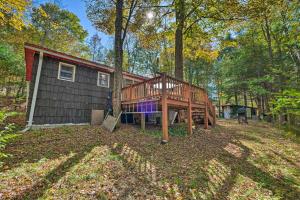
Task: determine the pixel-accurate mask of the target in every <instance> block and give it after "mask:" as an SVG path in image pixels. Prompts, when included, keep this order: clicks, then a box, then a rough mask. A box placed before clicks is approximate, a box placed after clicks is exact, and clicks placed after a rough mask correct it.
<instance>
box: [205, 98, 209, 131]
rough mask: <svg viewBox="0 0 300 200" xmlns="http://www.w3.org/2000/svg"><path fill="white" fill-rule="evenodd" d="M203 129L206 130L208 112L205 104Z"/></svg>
mask: <svg viewBox="0 0 300 200" xmlns="http://www.w3.org/2000/svg"><path fill="white" fill-rule="evenodd" d="M204 129H208V110H207V102H205V110H204Z"/></svg>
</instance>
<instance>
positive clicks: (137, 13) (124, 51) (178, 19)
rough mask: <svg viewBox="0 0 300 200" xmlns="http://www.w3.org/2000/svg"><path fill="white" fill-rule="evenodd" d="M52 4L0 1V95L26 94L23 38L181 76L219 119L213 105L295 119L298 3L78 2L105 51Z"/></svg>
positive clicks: (133, 68)
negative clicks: (202, 92) (107, 39)
mask: <svg viewBox="0 0 300 200" xmlns="http://www.w3.org/2000/svg"><path fill="white" fill-rule="evenodd" d="M59 4H60V2H59V1H53V2H51V1H50V2H47V3H43V4H36V3H34V2H31V1H27V0H24V1H13V0H8V1H5V2H3V1H2V2H1V4H0V10H1V18H0V20H1V21H0V25H1V31H0V35H1V37H0V47H1V48H0V49H1V51H0V53H1V80H0V84H1V88H2V89H1V91H2V92H1V95H2V96H7V97H8V96H12V97H16V98H21V97H24V96H25V94H26V92H25V90H26V87H25V85H26V84H25V80H24V52H23V45H24V43H25V42H29V43H33V44H39V45H41V46H45V47H48V48H50V49H55V50H58V51H62V52H66V53H69V54H72V55H75V56H80V57H82V58H86V59H90V60H94V61H97V62H100V63H104V64H107V65H110V66H115V67H116V69H120V70H124V71H129V72H132V73H136V74H141V75H146V76H148V77H152V76H154V75H155V73H157V72H165V73H167V74H168V75H171V76H173V77H176V78H178V79H181V80H186V81H188V82H190V83H193V84H195V85H198V86H201V87H204V88H206V89H207V90H208V91H209V93H210V97H211V98H212V99H213V100H214V101H215V104H216V105H217V107H218V112H219V115H220V116H222V108H221V105H225V104H235V105H246V106H250V105H251V106H252V107H253V106H254V107H257V109H258V115H259V116H260V118H261V119H263V118H264V119H266V120H268V121H273V122H274V121H276V122H279V123H280V124H286V123H287V122H288V124H294V125H296V124H297V122H296V121H299V117H298V116H299V107H300V105H299V98H300V94H299V85H300V84H299V79H300V47H299V45H300V44H299V43H300V42H299V41H300V38H299V37H300V36H299V27H300V26H299V23H300V22H299V21H300V20H299V18H300V16H299V15H300V13H299V2H298V1H296V0H294V1H287V0H263V1H262V0H250V1H235V0H233V1H228V2H227V1H224V2H219V1H210V0H209V1H206V0H199V1H198V0H197V1H184V0H176V1H158V0H154V1H152V0H149V1H139V0H128V1H120V2H119V1H117V2H114V1H110V0H106V1H100V0H99V1H98V0H93V1H86V2H85V5H86V15H87V16H88V19H89V20H90V21H91V22H92V24H93V26H94V27H95V28H96V29H97V30H99V31H101V32H104V33H105V34H108V35H111V36H113V37H114V38H115V39H114V41H115V42H114V47H113V48H112V47H104V46H103V45H102V43H101V38H100V37H99V35H98V34H95V35H92V36H89V37H88V32H87V31H86V30H85V29H84V28H83V27H82V25H81V24H80V19H79V18H78V17H77V16H76V15H75V14H73V13H71V12H70V11H68V10H64V9H63V8H61V7H60V6H59ZM118 6H120V8H119V7H118ZM116 73H118V70H117V72H116ZM115 89H117V88H114V90H115ZM115 98H116V97H115ZM298 125H299V124H298Z"/></svg>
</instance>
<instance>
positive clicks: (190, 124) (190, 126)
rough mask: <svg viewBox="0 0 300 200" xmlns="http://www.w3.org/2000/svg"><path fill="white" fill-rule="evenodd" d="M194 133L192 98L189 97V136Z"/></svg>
mask: <svg viewBox="0 0 300 200" xmlns="http://www.w3.org/2000/svg"><path fill="white" fill-rule="evenodd" d="M192 133H193V116H192V101H191V97H189V106H188V134H189V135H191V134H192Z"/></svg>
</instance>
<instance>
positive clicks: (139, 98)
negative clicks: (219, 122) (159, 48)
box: [122, 74, 216, 141]
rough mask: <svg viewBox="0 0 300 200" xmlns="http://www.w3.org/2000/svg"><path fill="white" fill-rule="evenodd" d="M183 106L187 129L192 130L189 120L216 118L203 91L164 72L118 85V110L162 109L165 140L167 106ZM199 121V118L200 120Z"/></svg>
mask: <svg viewBox="0 0 300 200" xmlns="http://www.w3.org/2000/svg"><path fill="white" fill-rule="evenodd" d="M169 108H172V109H175V110H176V109H177V110H186V111H187V112H186V113H187V119H188V132H189V133H190V134H191V133H192V120H193V119H194V122H195V121H196V118H197V117H198V118H200V119H202V121H203V122H204V127H205V128H208V124H209V123H210V124H211V125H214V124H215V122H216V117H215V107H214V106H213V105H212V102H211V101H210V100H209V98H208V95H207V92H206V90H205V89H203V88H201V87H197V86H194V85H190V84H189V83H187V82H184V81H180V80H177V79H175V78H172V77H170V76H167V75H165V74H161V75H160V76H157V77H154V78H151V79H148V80H146V81H144V82H140V83H136V84H133V85H130V86H127V87H124V88H123V89H122V110H123V112H131V113H142V114H143V113H154V112H162V130H163V137H162V138H163V140H164V141H168V139H169V135H168V109H169ZM200 121H201V120H200Z"/></svg>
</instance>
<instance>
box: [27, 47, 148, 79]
mask: <svg viewBox="0 0 300 200" xmlns="http://www.w3.org/2000/svg"><path fill="white" fill-rule="evenodd" d="M24 49H25V62H26V80H27V81H31V79H32V65H33V61H34V54H35V53H40V52H43V55H44V56H48V57H52V58H57V59H60V60H64V61H68V62H70V63H74V64H79V65H82V66H84V67H88V68H93V69H96V70H98V71H102V72H107V73H113V72H114V71H115V69H114V68H113V67H111V66H108V65H104V64H101V63H97V62H93V61H90V60H86V59H83V58H79V57H75V56H72V55H69V54H66V53H62V52H59V51H55V50H52V49H48V48H46V47H42V46H39V45H35V44H29V43H25V45H24ZM123 76H125V77H129V78H131V79H137V80H141V81H143V80H146V79H148V78H147V77H143V76H140V75H136V74H132V73H129V72H123Z"/></svg>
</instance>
